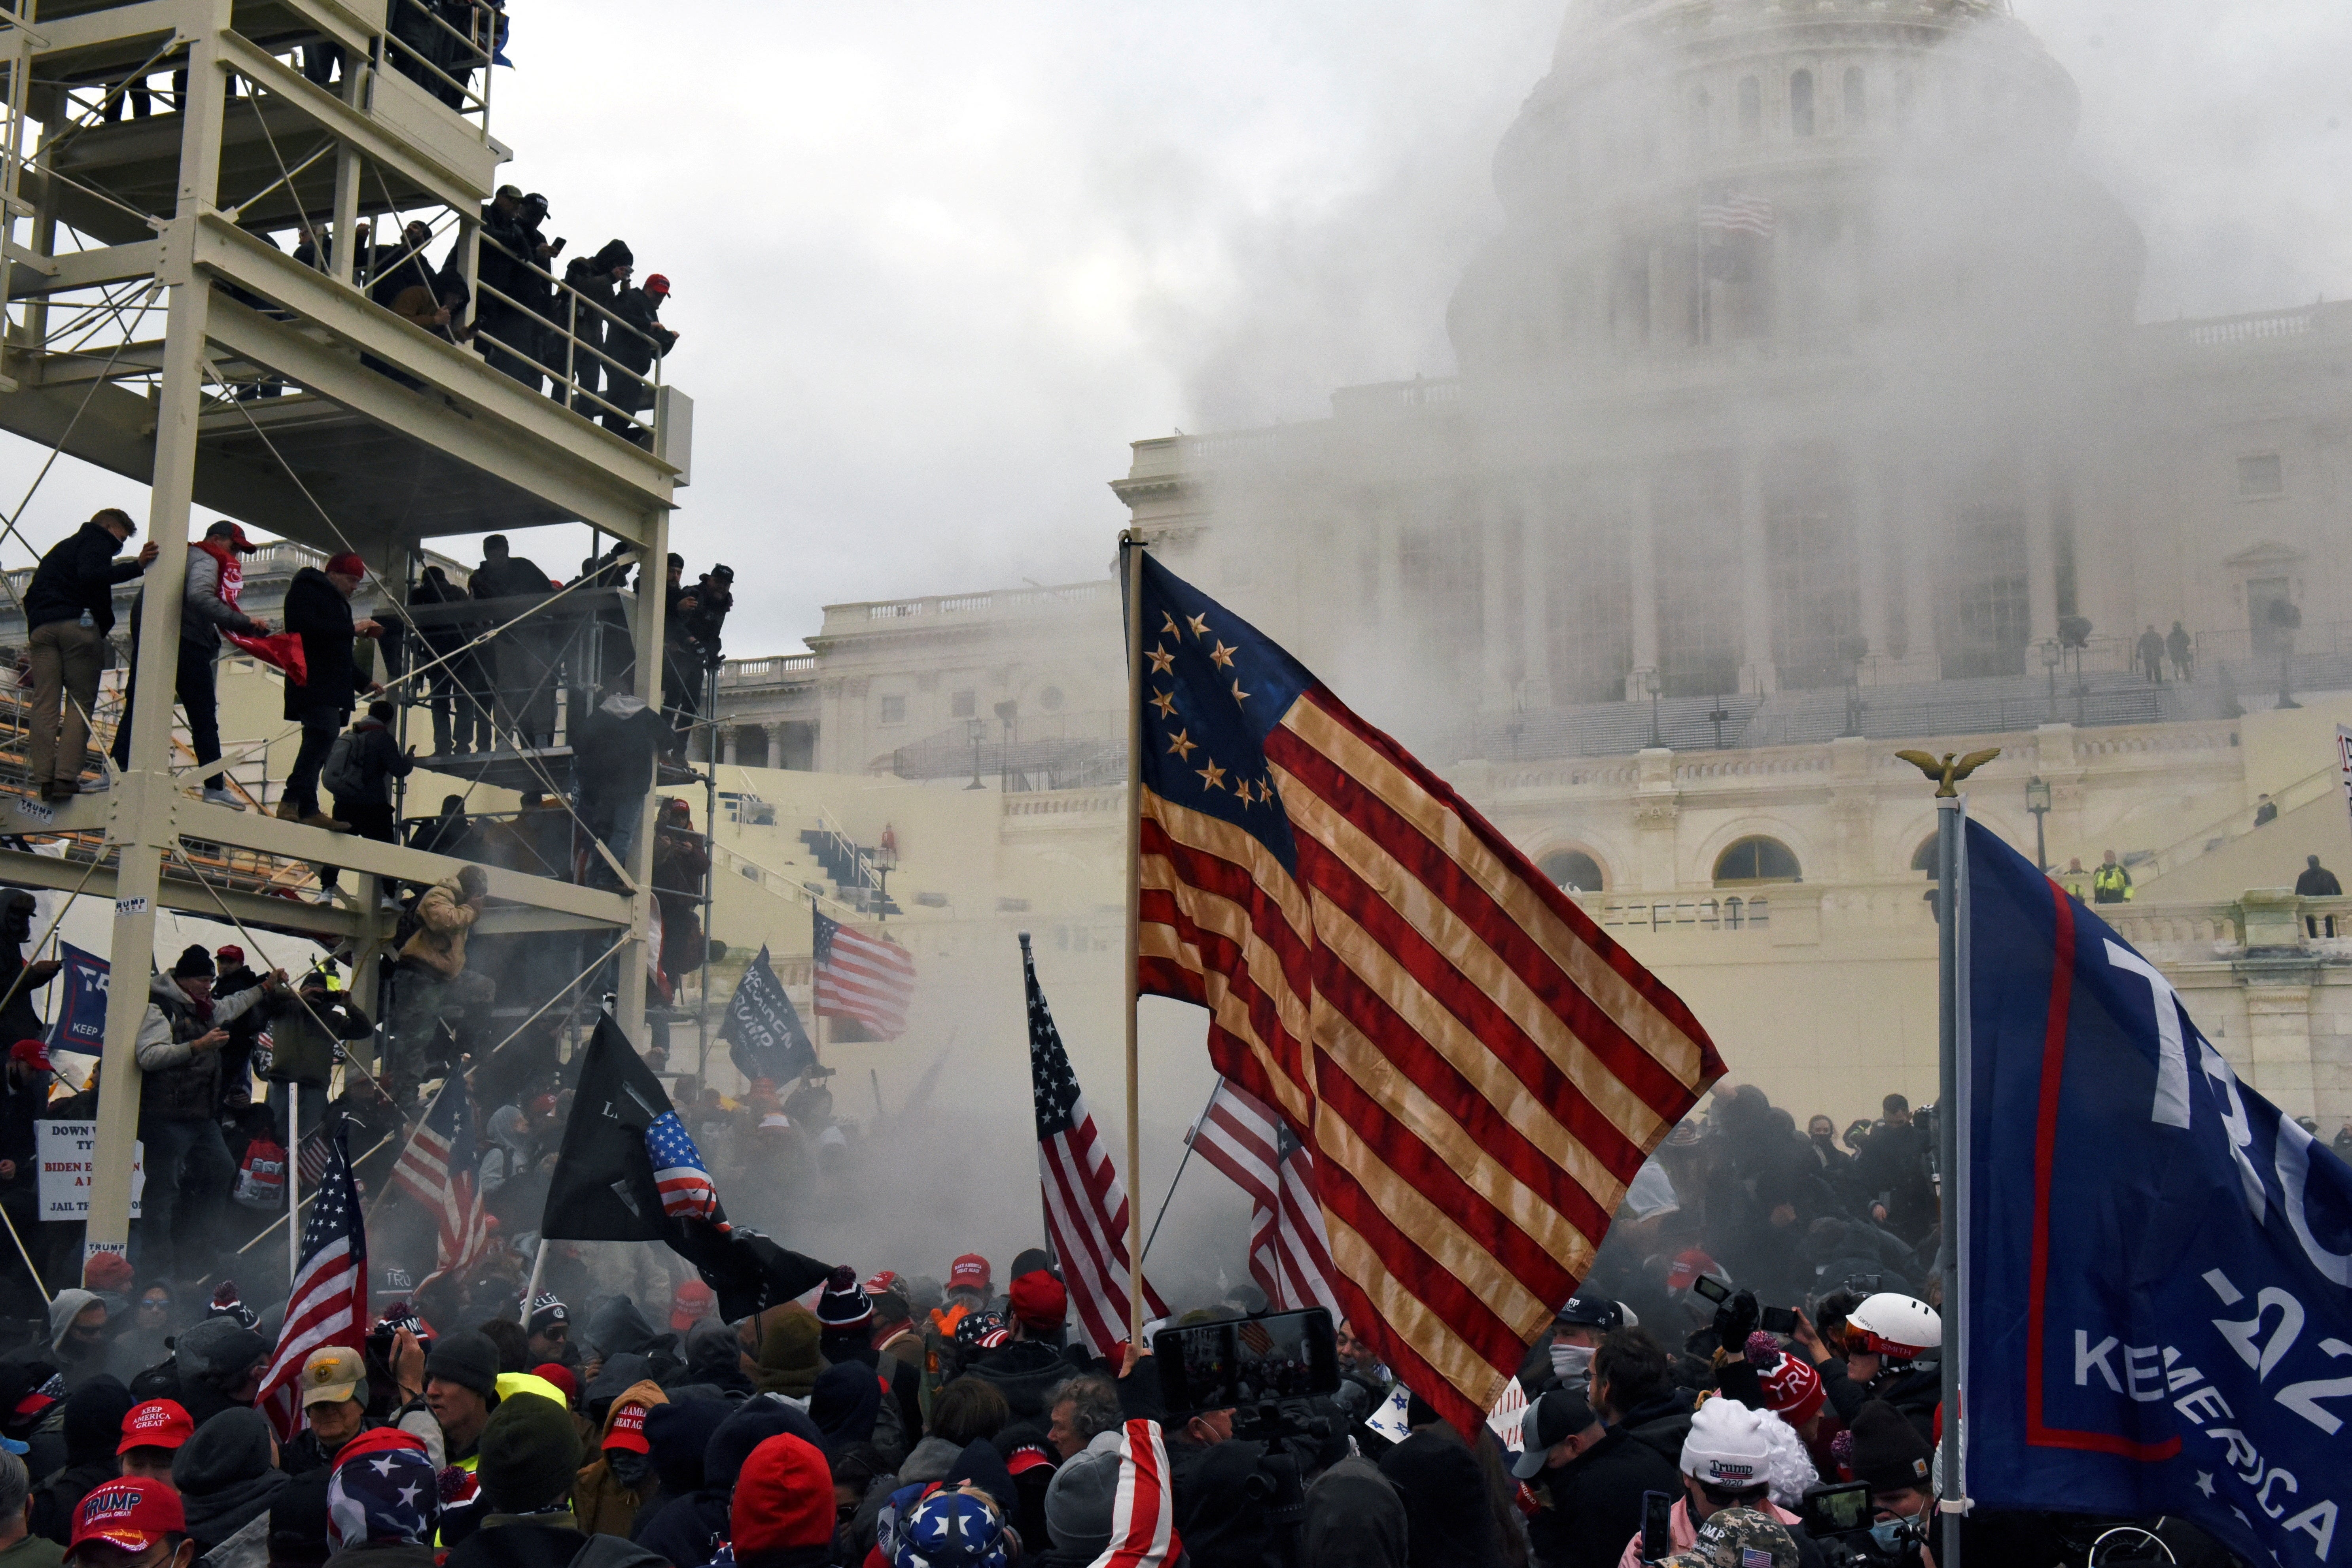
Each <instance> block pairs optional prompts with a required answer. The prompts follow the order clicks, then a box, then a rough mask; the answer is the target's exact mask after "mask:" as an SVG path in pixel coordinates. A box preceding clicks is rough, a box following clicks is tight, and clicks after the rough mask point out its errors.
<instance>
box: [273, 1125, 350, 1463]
mask: <svg viewBox="0 0 2352 1568" xmlns="http://www.w3.org/2000/svg"><path fill="white" fill-rule="evenodd" d="M367 1329H368V1286H367V1227H366V1226H365V1225H364V1224H363V1223H362V1217H361V1211H360V1194H359V1189H358V1187H357V1186H356V1185H355V1184H353V1183H352V1163H351V1156H350V1154H349V1153H348V1152H346V1151H345V1149H344V1148H343V1140H342V1137H341V1134H338V1135H337V1136H336V1137H335V1138H334V1139H333V1140H332V1141H331V1146H330V1148H329V1151H328V1154H327V1169H326V1172H325V1174H324V1175H323V1176H322V1177H321V1178H320V1182H319V1190H318V1191H317V1192H316V1193H315V1194H312V1196H311V1199H310V1219H309V1221H308V1222H307V1223H306V1224H305V1225H304V1226H303V1227H302V1261H301V1264H300V1266H299V1268H296V1269H295V1271H294V1289H293V1290H292V1291H291V1292H290V1293H289V1295H288V1297H287V1306H286V1324H285V1327H283V1328H281V1329H279V1330H278V1348H277V1350H276V1351H274V1352H271V1355H270V1358H269V1370H268V1372H266V1373H263V1374H262V1378H261V1387H260V1389H259V1390H258V1392H257V1394H256V1395H255V1401H254V1402H255V1403H256V1404H257V1405H260V1406H261V1407H262V1409H263V1410H264V1411H265V1412H266V1413H267V1414H268V1416H269V1421H270V1425H271V1426H275V1427H276V1428H277V1430H278V1441H279V1442H281V1443H290V1442H292V1441H293V1440H294V1437H295V1435H296V1434H297V1433H299V1432H300V1431H301V1429H302V1413H301V1410H300V1409H299V1406H298V1405H296V1403H295V1402H296V1400H297V1399H298V1398H299V1394H300V1393H301V1390H300V1387H299V1384H300V1383H301V1378H302V1363H303V1362H304V1361H305V1360H307V1359H309V1357H310V1352H312V1351H314V1350H317V1349H318V1348H319V1347H320V1346H321V1345H344V1346H347V1347H349V1348H350V1349H352V1350H353V1351H358V1352H362V1353H364V1352H365V1349H366V1344H367Z"/></svg>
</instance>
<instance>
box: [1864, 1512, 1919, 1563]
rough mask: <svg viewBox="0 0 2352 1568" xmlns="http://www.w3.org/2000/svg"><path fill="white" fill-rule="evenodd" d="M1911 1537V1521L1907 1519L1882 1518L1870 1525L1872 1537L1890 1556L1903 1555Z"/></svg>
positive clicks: (1879, 1547) (1881, 1549) (1880, 1548)
mask: <svg viewBox="0 0 2352 1568" xmlns="http://www.w3.org/2000/svg"><path fill="white" fill-rule="evenodd" d="M1911 1537H1912V1530H1911V1521H1909V1520H1907V1519H1882V1520H1880V1521H1878V1522H1877V1523H1876V1524H1874V1525H1872V1526H1871V1527H1870V1539H1871V1540H1872V1541H1874V1542H1876V1543H1877V1545H1878V1549H1879V1550H1880V1551H1882V1552H1885V1553H1886V1554H1887V1555H1888V1556H1889V1557H1898V1556H1900V1555H1902V1552H1903V1548H1904V1546H1905V1544H1906V1542H1909V1541H1910V1540H1911Z"/></svg>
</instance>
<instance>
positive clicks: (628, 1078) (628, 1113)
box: [539, 1016, 726, 1242]
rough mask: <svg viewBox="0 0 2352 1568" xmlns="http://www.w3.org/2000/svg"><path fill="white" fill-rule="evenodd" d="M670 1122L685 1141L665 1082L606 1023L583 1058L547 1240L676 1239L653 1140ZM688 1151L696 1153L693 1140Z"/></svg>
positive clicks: (554, 1180)
mask: <svg viewBox="0 0 2352 1568" xmlns="http://www.w3.org/2000/svg"><path fill="white" fill-rule="evenodd" d="M664 1117H667V1118H668V1119H669V1120H668V1121H667V1124H666V1125H665V1126H664V1127H663V1128H661V1129H660V1130H659V1131H660V1132H662V1133H665V1134H666V1133H667V1131H668V1130H669V1129H672V1128H675V1129H677V1133H676V1136H677V1138H678V1139H680V1140H683V1139H684V1138H685V1136H686V1132H685V1129H684V1128H683V1127H679V1126H678V1122H677V1111H675V1110H672V1109H671V1108H670V1103H669V1096H668V1094H667V1093H666V1092H664V1090H663V1089H662V1086H661V1079H657V1078H656V1077H655V1076H654V1070H653V1068H649V1067H647V1066H646V1064H645V1061H644V1059H643V1058H640V1057H639V1056H638V1055H637V1052H636V1047H634V1046H632V1045H630V1044H629V1037H627V1036H626V1035H624V1034H623V1033H621V1028H620V1026H619V1025H617V1024H615V1023H614V1022H613V1020H612V1018H611V1017H610V1016H604V1017H600V1018H598V1019H597V1020H596V1033H595V1035H594V1037H593V1038H591V1039H590V1040H589V1042H588V1049H587V1051H586V1053H585V1054H583V1056H582V1058H581V1060H580V1077H579V1079H578V1084H577V1087H576V1088H575V1089H574V1090H573V1093H572V1120H571V1121H569V1122H568V1123H566V1124H565V1126H564V1129H563V1147H562V1151H561V1152H559V1153H558V1154H557V1156H556V1161H555V1173H554V1174H553V1175H552V1176H551V1177H550V1178H549V1179H548V1185H547V1213H546V1215H545V1217H544V1218H542V1219H541V1221H540V1226H539V1233H540V1235H541V1236H544V1237H551V1238H552V1239H555V1240H559V1241H668V1242H675V1240H676V1238H677V1228H676V1226H674V1225H673V1223H672V1222H671V1220H670V1218H669V1216H668V1215H667V1214H665V1213H664V1212H663V1207H662V1196H663V1193H662V1186H661V1184H660V1182H659V1181H657V1180H656V1177H655V1174H654V1172H655V1166H654V1152H653V1149H652V1148H651V1147H650V1146H649V1144H648V1142H647V1138H648V1134H653V1133H655V1132H656V1125H655V1124H656V1123H657V1122H660V1121H662V1119H663V1118H664ZM686 1147H687V1152H688V1154H689V1155H690V1154H691V1153H692V1152H693V1145H692V1143H691V1142H688V1144H687V1146H686ZM695 1163H696V1164H697V1165H699V1163H700V1162H699V1161H698V1160H697V1161H696V1162H695ZM706 1180H707V1177H706ZM714 1217H716V1218H719V1219H721V1220H723V1219H724V1218H725V1217H726V1216H725V1215H724V1214H723V1213H719V1214H715V1215H714Z"/></svg>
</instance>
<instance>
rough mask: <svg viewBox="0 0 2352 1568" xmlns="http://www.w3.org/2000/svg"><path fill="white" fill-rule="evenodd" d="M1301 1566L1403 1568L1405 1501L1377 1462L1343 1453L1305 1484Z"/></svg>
mask: <svg viewBox="0 0 2352 1568" xmlns="http://www.w3.org/2000/svg"><path fill="white" fill-rule="evenodd" d="M1303 1544H1304V1545H1305V1547H1306V1552H1307V1555H1306V1559H1305V1562H1304V1563H1303V1564H1302V1568H1404V1564H1405V1519H1404V1502H1403V1500H1402V1499H1401V1498H1399V1497H1398V1496H1397V1489H1396V1488H1394V1487H1393V1486H1391V1485H1390V1484H1389V1481H1388V1478H1387V1477H1385V1476H1383V1475H1381V1472H1380V1467H1378V1466H1377V1465H1374V1464H1373V1463H1372V1462H1371V1461H1370V1459H1358V1458H1347V1459H1342V1460H1340V1461H1339V1463H1338V1464H1336V1465H1334V1466H1332V1467H1331V1468H1329V1469H1328V1470H1326V1471H1324V1472H1323V1474H1322V1476H1321V1477H1320V1478H1319V1479H1317V1481H1316V1483H1315V1484H1314V1485H1313V1486H1311V1487H1309V1488H1307V1520H1306V1531H1305V1540H1304V1542H1303Z"/></svg>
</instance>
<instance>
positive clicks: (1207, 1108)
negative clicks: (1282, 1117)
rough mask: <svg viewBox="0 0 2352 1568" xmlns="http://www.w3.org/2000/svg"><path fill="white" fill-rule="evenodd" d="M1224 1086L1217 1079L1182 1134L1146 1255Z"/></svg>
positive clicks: (1146, 1244) (1139, 1261) (1146, 1240)
mask: <svg viewBox="0 0 2352 1568" xmlns="http://www.w3.org/2000/svg"><path fill="white" fill-rule="evenodd" d="M1224 1087H1225V1080H1224V1079H1218V1080H1217V1085H1216V1088H1214V1089H1211V1090H1209V1103H1208V1104H1206V1105H1204V1106H1202V1107H1201V1114H1200V1115H1198V1116H1196V1117H1194V1118H1193V1119H1192V1131H1190V1132H1187V1133H1186V1134H1184V1157H1183V1158H1182V1159H1181V1160H1179V1161H1177V1162H1176V1173H1175V1174H1174V1175H1173V1176H1171V1177H1170V1178H1168V1195H1167V1196H1165V1197H1163V1198H1161V1199H1160V1214H1159V1216H1158V1217H1157V1218H1155V1219H1154V1220H1152V1222H1151V1234H1150V1236H1147V1237H1144V1238H1143V1251H1144V1254H1145V1256H1146V1257H1148V1256H1150V1252H1151V1244H1152V1243H1153V1242H1155V1241H1158V1240H1159V1239H1160V1220H1163V1219H1166V1218H1167V1217H1168V1205H1170V1204H1172V1203H1174V1202H1175V1201H1176V1185H1177V1184H1178V1183H1180V1182H1181V1181H1182V1180H1183V1179H1184V1167H1185V1166H1187V1165H1189V1164H1191V1163H1192V1144H1193V1142H1194V1141H1195V1140H1196V1139H1198V1138H1199V1137H1200V1136H1201V1128H1202V1125H1203V1124H1204V1123H1206V1122H1207V1121H1208V1120H1209V1112H1211V1111H1212V1110H1215V1109H1216V1108H1217V1096H1218V1095H1219V1094H1221V1093H1222V1092H1223V1090H1224ZM1136 1267H1137V1268H1141V1267H1143V1260H1142V1258H1138V1259H1136Z"/></svg>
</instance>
